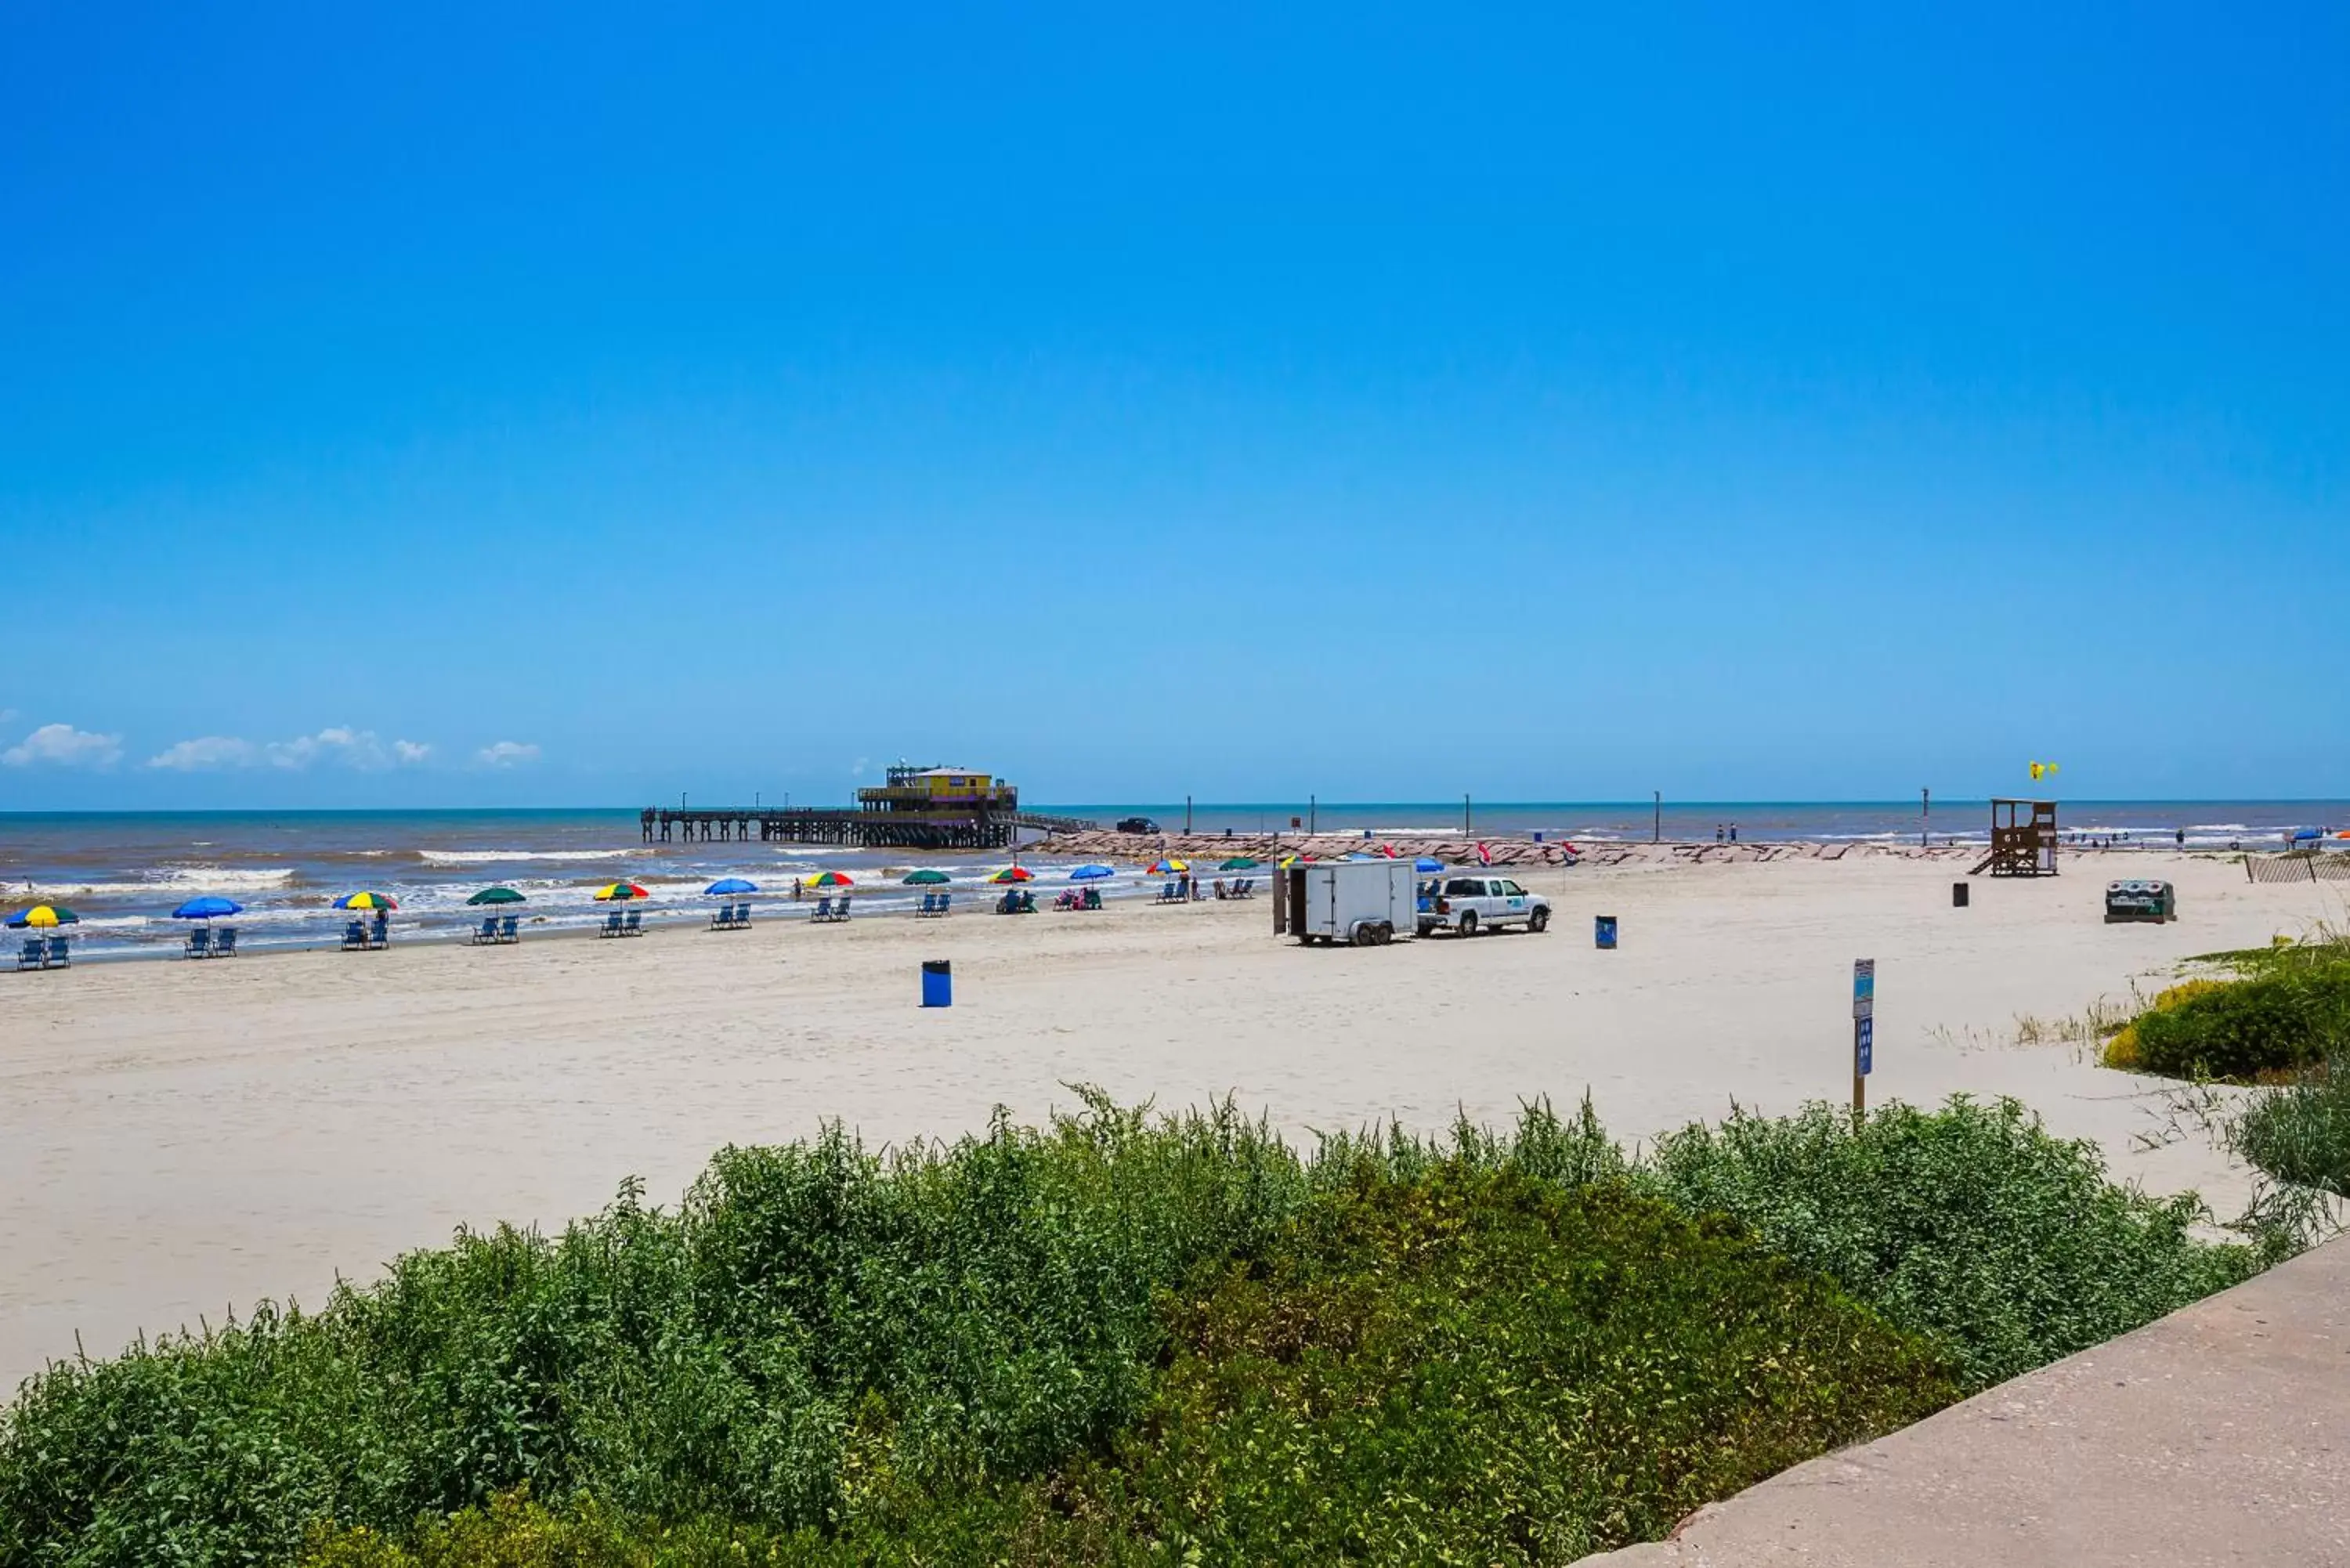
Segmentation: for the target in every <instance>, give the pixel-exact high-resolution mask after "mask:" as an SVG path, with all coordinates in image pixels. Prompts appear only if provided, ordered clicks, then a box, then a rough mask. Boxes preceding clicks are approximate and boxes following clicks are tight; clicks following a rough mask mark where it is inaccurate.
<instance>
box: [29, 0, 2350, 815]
mask: <svg viewBox="0 0 2350 1568" xmlns="http://www.w3.org/2000/svg"><path fill="white" fill-rule="evenodd" d="M2258 9H2259V12H2260V15H2258V16H2253V17H2248V18H2244V19H2237V18H2231V17H2228V16H2222V15H2220V11H2219V10H2218V9H2215V8H2213V7H2210V6H2190V5H2167V4H2144V5H2083V6H2068V7H2057V8H2051V7H2046V6H2039V5H2033V6H2025V5H2002V4H1988V5H1977V6H1970V7H1964V8H1948V7H1923V6H1911V5H1892V6H1887V5H1866V6H1864V5H1850V6H1835V5H1822V6H1815V7H1806V8H1803V13H1802V14H1801V15H1798V16H1789V15H1786V14H1784V8H1773V7H1761V8H1757V7H1751V6H1729V5H1724V6H1720V7H1704V6H1680V5H1668V6H1657V7H1624V6H1610V7H1604V8H1602V7H1575V6H1565V5H1545V6H1534V7H1525V8H1523V9H1510V8H1500V7H1496V8H1490V9H1487V8H1478V9H1475V10H1474V11H1473V14H1471V13H1461V14H1457V15H1455V14H1450V13H1448V14H1445V15H1442V16H1439V15H1437V14H1436V13H1435V12H1434V11H1431V10H1430V8H1427V7H1411V8H1401V7H1387V6H1381V5H1365V4H1354V5H1345V6H1320V5H1288V6H1281V7H1264V6H1231V7H1222V6H1215V5H1193V6H1184V7H1178V8H1174V9H1171V10H1162V11H1159V12H1153V13H1149V14H1144V13H1140V12H1132V11H1131V8H1128V10H1126V11H1118V8H1105V7H1054V6H1046V5H1022V6H1017V7H1002V8H987V7H977V6H955V7H930V6H923V5H903V6H892V7H877V8H873V9H872V10H871V11H868V10H867V9H866V8H864V7H857V6H824V7H818V6H798V7H787V6H773V5H761V6H741V7H727V6H712V5H691V4H685V5H672V6H663V7H658V8H650V9H649V8H646V7H642V6H619V5H600V4H595V3H591V0H574V3H572V4H568V5H559V6H558V5H546V6H531V5H500V6H492V7H484V6H479V5H463V6H461V5H434V4H410V5H402V6H399V7H390V6H386V7H378V8H373V9H372V10H371V11H370V10H364V9H363V8H360V7H343V6H317V5H263V4H254V5H242V6H237V7H191V6H164V5H152V6H141V5H119V6H89V5H67V4H51V3H47V0H17V3H16V4H15V5H11V6H10V7H9V24H8V42H7V46H6V47H5V48H0V559H5V569H0V583H5V587H6V596H5V609H0V616H5V621H0V625H5V629H6V631H7V634H8V637H9V640H10V643H11V645H12V651H13V653H14V655H15V656H14V657H13V658H12V659H8V660H7V661H6V667H5V670H0V810H6V809H62V808H78V807H89V808H100V807H107V808H110V807H195V806H278V805H286V806H293V805H305V806H336V805H589V804H594V805H637V804H640V803H642V802H644V801H649V800H654V799H667V798H670V797H671V796H673V795H674V794H677V793H678V792H679V791H680V790H686V791H690V792H691V793H692V794H695V795H698V796H700V797H701V798H702V799H705V800H713V801H714V800H717V799H719V798H721V797H728V798H747V797H748V796H750V795H751V794H753V793H754V791H762V792H764V794H766V795H767V796H768V797H769V798H773V797H775V796H776V795H779V794H783V793H784V792H785V791H789V792H790V793H791V794H793V797H794V798H795V800H807V801H818V800H826V799H846V798H847V795H848V793H849V791H850V790H851V789H852V788H853V787H854V785H855V784H857V783H858V782H859V781H860V780H862V781H867V782H870V781H871V780H872V779H873V778H874V776H875V775H876V774H878V772H879V768H880V767H881V766H882V765H883V763H885V762H887V761H889V760H892V759H895V758H898V757H908V758H911V759H914V760H917V761H931V760H935V761H941V762H952V763H959V764H962V765H968V766H972V767H977V768H992V769H993V770H994V771H996V772H998V773H1000V774H1006V775H1009V776H1011V777H1012V778H1014V779H1015V780H1017V781H1018V782H1020V783H1021V784H1022V785H1023V788H1024V792H1025V793H1026V794H1027V795H1028V796H1029V797H1030V798H1032V799H1036V800H1054V801H1118V800H1160V801H1163V800H1169V799H1174V798H1179V797H1180V796H1181V795H1182V794H1195V795H1197V796H1198V797H1199V798H1200V799H1201V800H1227V801H1238V800H1263V799H1289V798H1295V797H1302V796H1303V795H1305V794H1307V793H1309V792H1312V793H1318V794H1320V795H1321V797H1322V798H1324V799H1331V800H1340V799H1353V800H1410V799H1429V798H1434V799H1442V798H1448V797H1451V796H1453V795H1456V794H1460V793H1461V792H1464V791H1468V792H1473V793H1475V794H1477V795H1479V796H1480V797H1482V798H1487V799H1495V800H1510V799H1516V800H1620V799H1630V798H1645V797H1646V796H1647V794H1648V791H1650V790H1651V789H1661V790H1663V791H1665V792H1666V793H1667V794H1668V795H1669V796H1671V797H1679V798H1683V799H1711V800H1739V799H1804V798H1825V799H1873V798H1897V797H1904V796H1908V795H1910V794H1914V792H1915V791H1916V790H1917V789H1918V788H1920V787H1931V788H1932V789H1933V790H1934V791H1935V793H1936V794H1938V795H1946V796H1948V797H1950V798H1958V797H1960V796H1967V795H1981V794H1990V793H1996V792H2001V791H2011V790H2014V789H2018V788H2021V787H2022V786H2024V785H2025V784H2027V782H2028V781H2027V779H2026V774H2025V768H2026V764H2027V763H2028V762H2030V761H2033V760H2043V759H2044V760H2051V761H2059V762H2061V763H2062V766H2063V769H2064V774H2063V777H2064V781H2065V784H2066V789H2067V793H2068V794H2073V795H2074V796H2075V797H2078V798H2107V799H2110V798H2131V797H2137V798H2190V797H2211V796H2220V797H2226V796H2237V797H2247V796H2249V797H2261V798H2270V797H2303V796H2318V795H2335V796H2338V795H2340V794H2342V793H2343V792H2344V790H2345V787H2350V786H2346V785H2345V780H2350V723H2345V722H2343V717H2342V714H2343V710H2342V707H2341V702H2340V696H2339V692H2340V682H2341V678H2342V674H2343V670H2344V668H2345V658H2344V656H2345V652H2350V615H2345V604H2350V549H2345V542H2350V484H2345V479H2350V376H2345V369H2344V368H2345V364H2350V291H2345V289H2344V287H2343V286H2342V281H2343V279H2345V277H2350V200H2345V198H2350V189H2345V171H2350V94H2345V93H2343V92H2342V91H2341V90H2340V78H2341V74H2342V69H2343V67H2344V64H2345V61H2350V12H2345V10H2344V9H2343V8H2342V7H2339V6H2324V5H2307V6H2299V5H2278V6H2272V7H2262V8H2258ZM1114 11H1117V12H1118V14H1112V13H1113V12H1114Z"/></svg>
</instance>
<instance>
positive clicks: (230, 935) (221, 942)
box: [213, 926, 236, 958]
mask: <svg viewBox="0 0 2350 1568" xmlns="http://www.w3.org/2000/svg"><path fill="white" fill-rule="evenodd" d="M213 957H214V958H234V957H236V928H235V927H234V926H223V927H222V928H221V929H219V930H217V931H214V932H213Z"/></svg>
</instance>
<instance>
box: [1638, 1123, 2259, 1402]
mask: <svg viewBox="0 0 2350 1568" xmlns="http://www.w3.org/2000/svg"><path fill="white" fill-rule="evenodd" d="M1648 1179H1649V1180H1650V1181H1651V1182H1653V1184H1654V1189H1655V1190H1657V1191H1658V1192H1659V1193H1661V1194H1662V1195H1663V1196H1665V1197H1667V1198H1669V1199H1671V1200H1672V1201H1674V1202H1676V1203H1678V1204H1679V1205H1681V1206H1682V1207H1683V1208H1685V1209H1687V1210H1690V1211H1692V1212H1697V1213H1703V1212H1707V1211H1711V1210H1719V1211H1721V1212H1724V1213H1729V1214H1732V1215H1735V1216H1736V1217H1737V1218H1738V1219H1740V1220H1742V1221H1743V1222H1744V1223H1745V1224H1747V1225H1748V1226H1750V1227H1752V1230H1753V1231H1755V1233H1756V1234H1757V1235H1759V1236H1760V1237H1761V1238H1762V1239H1763V1241H1766V1242H1768V1243H1769V1244H1770V1245H1772V1246H1773V1247H1775V1248H1777V1249H1778V1250H1779V1251H1783V1252H1784V1253H1785V1254H1786V1255H1787V1256H1788V1257H1790V1258H1792V1259H1794V1261H1795V1262H1798V1263H1800V1264H1803V1265H1804V1266H1805V1267H1807V1268H1814V1269H1817V1270H1819V1271H1821V1272H1823V1273H1825V1274H1827V1275H1828V1276H1830V1277H1831V1278H1833V1279H1835V1280H1836V1281H1837V1282H1839V1283H1841V1284H1842V1285H1843V1286H1844V1287H1845V1288H1846V1290H1848V1291H1850V1292H1851V1293H1853V1294H1854V1295H1856V1296H1857V1297H1858V1298H1859V1299H1860V1300H1862V1301H1864V1302H1866V1303H1870V1304H1871V1305H1873V1306H1875V1307H1876V1308H1877V1310H1878V1311H1879V1312H1881V1313H1883V1314H1885V1315H1886V1316H1887V1318H1888V1319H1890V1320H1891V1321H1893V1322H1894V1323H1897V1324H1901V1325H1903V1326H1904V1327H1908V1328H1913V1329H1918V1330H1923V1331H1925V1332H1928V1333H1930V1334H1935V1335H1937V1336H1939V1338H1940V1339H1942V1340H1943V1341H1944V1342H1946V1343H1947V1344H1949V1345H1951V1346H1952V1347H1953V1350H1954V1353H1955V1355H1956V1356H1957V1358H1958V1361H1959V1365H1960V1369H1961V1373H1962V1380H1963V1381H1964V1383H1965V1384H1966V1385H1967V1386H1968V1387H1970V1389H1971V1388H1979V1387H1981V1386H1985V1385H1988V1384H1991V1383H1996V1382H1999V1381H2001V1380H2002V1379H2003V1378H2008V1377H2012V1376H2015V1375H2016V1374H2018V1373H2020V1372H2026V1371H2029V1370H2030V1369H2031V1368H2033V1367H2034V1366H2042V1365H2044V1364H2045V1363H2047V1362H2050V1361H2054V1360H2055V1359H2056V1358H2057V1357H2059V1356H2063V1355H2071V1354H2072V1353H2073V1352H2074V1351H2076V1350H2080V1349H2083V1348H2085V1347H2086V1346H2088V1345H2095V1344H2097V1343H2099V1342H2100V1341H2103V1340H2106V1339H2109V1338H2111V1337H2112V1336H2114V1335H2115V1334H2121V1333H2124V1332H2126V1331H2127V1330H2129V1329H2133V1328H2136V1327H2137V1326H2138V1325H2139V1324H2143V1323H2147V1322H2150V1321H2152V1320H2153V1319H2155V1318H2157V1317H2159V1316H2161V1315H2162V1314H2164V1313H2167V1312H2169V1311H2171V1310H2173V1309H2174V1308H2177V1307H2179V1306H2182V1305H2184V1304H2186V1303H2189V1302H2190V1301H2194V1300H2196V1299H2197V1298H2199V1297H2200V1296H2204V1295H2207V1294H2209V1293H2211V1292H2212V1291H2215V1290H2220V1289H2221V1288H2223V1287H2225V1286H2228V1285H2231V1284H2234V1283H2235V1282H2238V1281H2239V1280H2241V1279H2244V1278H2246V1277H2247V1276H2249V1275H2251V1273H2253V1272H2257V1271H2258V1270H2259V1269H2261V1268H2262V1267H2264V1266H2265V1265H2266V1264H2267V1263H2268V1262H2271V1261H2272V1259H2273V1257H2274V1256H2275V1252H2276V1250H2277V1249H2276V1246H2274V1245H2272V1246H2270V1247H2269V1248H2267V1249H2266V1250H2262V1249H2255V1248H2250V1247H2244V1246H2239V1245H2212V1244H2209V1243H2205V1242H2202V1241H2197V1240H2196V1239H2195V1238H2194V1237H2193V1236H2192V1235H2191V1234H2190V1227H2191V1226H2192V1225H2193V1224H2194V1222H2195V1221H2196V1220H2197V1219H2198V1218H2199V1217H2200V1214H2201V1210H2200V1208H2199V1204H2198V1203H2197V1201H2196V1199H2194V1198H2193V1196H2192V1195H2187V1196H2182V1197H2178V1198H2174V1199H2167V1200H2158V1199H2152V1198H2148V1197H2146V1196H2145V1195H2143V1194H2141V1193H2138V1192H2136V1191H2133V1190H2131V1189H2126V1188H2121V1187H2116V1186H2115V1185H2114V1184H2113V1183H2111V1182H2109V1181H2107V1180H2106V1178H2105V1161H2104V1158H2103V1156H2102V1155H2101V1154H2100V1153H2099V1151H2098V1149H2097V1147H2096V1146H2095V1144H2093V1143H2089V1142H2086V1141H2078V1142H2074V1141H2068V1140H2065V1139H2061V1138H2055V1137H2050V1136H2049V1135H2048V1134H2047V1133H2046V1132H2045V1131H2044V1130H2043V1129H2042V1127H2041V1126H2040V1122H2039V1119H2038V1118H2037V1117H2036V1116H2032V1115H2031V1114H2030V1113H2028V1112H2027V1111H2025V1109H2024V1108H2023V1107H2022V1106H2020V1105H2018V1104H2016V1103H2015V1102H2014V1101H2012V1100H2002V1101H1999V1102H1998V1103H1996V1104H1994V1105H1988V1106H1986V1105H1979V1104H1976V1103H1975V1102H1973V1101H1970V1100H1968V1099H1966V1098H1965V1097H1963V1096H1960V1097H1957V1098H1954V1099H1952V1100H1951V1101H1950V1104H1949V1105H1948V1106H1945V1107H1944V1108H1942V1109H1941V1110H1939V1111H1921V1110H1918V1109H1915V1108H1914V1107H1911V1106H1901V1105H1895V1106H1887V1107H1886V1108H1884V1109H1882V1110H1878V1111H1876V1112H1873V1113H1871V1114H1870V1115H1869V1116H1868V1117H1867V1119H1866V1123H1865V1124H1864V1125H1863V1126H1861V1127H1858V1128H1856V1127H1854V1124H1853V1119H1852V1116H1851V1115H1850V1113H1849V1112H1846V1111H1844V1110H1840V1109H1833V1108H1831V1107H1828V1106H1812V1107H1810V1108H1809V1109H1807V1110H1806V1111H1805V1112H1804V1114H1803V1115H1801V1116H1792V1117H1785V1118H1776V1119H1773V1118H1764V1117H1759V1116H1747V1115H1743V1114H1741V1115H1737V1116H1732V1117H1731V1119H1730V1120H1729V1121H1727V1122H1725V1123H1723V1124H1722V1125H1721V1127H1719V1128H1713V1127H1703V1126H1692V1127H1689V1128H1688V1129H1686V1130H1684V1131H1682V1132H1679V1133H1674V1134H1670V1135H1669V1136H1667V1137H1664V1138H1661V1139H1659V1142H1658V1145H1657V1147H1656V1150H1655V1153H1654V1156H1653V1158H1652V1159H1651V1161H1650V1163H1649V1168H1648Z"/></svg>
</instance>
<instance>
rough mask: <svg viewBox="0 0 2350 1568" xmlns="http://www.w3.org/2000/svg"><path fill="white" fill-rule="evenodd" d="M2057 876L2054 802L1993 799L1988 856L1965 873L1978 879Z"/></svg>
mask: <svg viewBox="0 0 2350 1568" xmlns="http://www.w3.org/2000/svg"><path fill="white" fill-rule="evenodd" d="M1985 871H1988V872H1990V873H1991V875H1992V876H1994V877H2054V876H2055V875H2056V803H2055V802H2054V801H2053V800H1994V801H1992V802H1991V853H1990V854H1988V855H1986V856H1984V857H1982V860H1981V863H1979V864H1978V865H1977V866H1976V867H1975V868H1974V869H1973V870H1971V871H1970V872H1968V873H1967V875H1968V876H1970V877H1980V876H1981V875H1982V874H1983V873H1984V872H1985Z"/></svg>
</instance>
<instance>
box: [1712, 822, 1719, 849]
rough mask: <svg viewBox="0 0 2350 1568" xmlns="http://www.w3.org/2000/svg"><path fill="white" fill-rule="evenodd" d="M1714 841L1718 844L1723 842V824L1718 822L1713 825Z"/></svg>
mask: <svg viewBox="0 0 2350 1568" xmlns="http://www.w3.org/2000/svg"><path fill="white" fill-rule="evenodd" d="M1713 841H1714V842H1715V843H1716V844H1719V843H1721V824H1720V823H1718V822H1717V823H1715V824H1714V825H1713Z"/></svg>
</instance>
